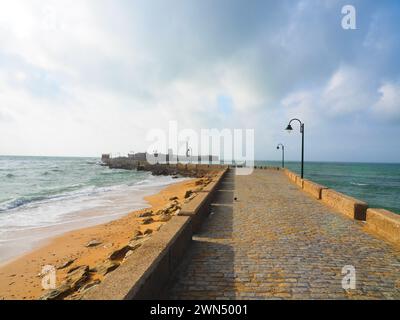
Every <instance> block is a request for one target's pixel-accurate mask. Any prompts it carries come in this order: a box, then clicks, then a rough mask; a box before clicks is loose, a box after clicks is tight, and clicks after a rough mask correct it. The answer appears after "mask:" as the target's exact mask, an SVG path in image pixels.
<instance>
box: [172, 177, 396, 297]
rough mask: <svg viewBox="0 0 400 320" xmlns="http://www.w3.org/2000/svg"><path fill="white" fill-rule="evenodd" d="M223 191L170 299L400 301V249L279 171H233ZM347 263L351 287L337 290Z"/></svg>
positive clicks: (195, 240) (183, 265) (180, 272)
mask: <svg viewBox="0 0 400 320" xmlns="http://www.w3.org/2000/svg"><path fill="white" fill-rule="evenodd" d="M220 189H221V190H220V191H219V192H218V195H217V197H216V200H215V202H216V204H213V206H212V214H211V215H210V217H209V218H208V220H207V221H206V222H205V223H204V225H203V227H202V230H201V231H200V232H199V234H197V235H196V237H194V241H193V245H192V247H191V250H190V251H189V252H188V254H187V256H186V257H185V259H184V261H183V262H182V264H181V266H180V267H179V269H178V270H177V272H176V276H175V279H174V281H173V282H172V285H171V287H170V288H168V290H167V292H168V293H167V298H170V299H349V298H350V299H371V298H372V299H391V298H395V299H400V250H399V249H395V248H394V247H393V246H391V245H389V244H387V243H386V242H384V241H382V240H380V239H378V238H375V237H373V236H371V235H369V234H367V233H365V232H364V231H363V230H362V223H361V222H355V221H353V220H351V219H348V218H347V217H345V216H343V215H341V214H340V213H338V212H335V211H333V210H332V209H330V208H328V207H326V206H325V205H323V204H322V203H320V202H319V201H317V200H314V199H313V198H311V197H309V196H308V195H306V194H305V193H303V192H302V191H301V190H300V189H298V188H297V186H295V185H294V184H292V183H290V182H289V180H288V179H287V178H286V176H285V175H283V174H282V173H280V172H274V171H267V170H256V171H255V172H254V173H253V175H251V176H236V177H235V176H234V175H233V173H231V174H230V175H229V176H228V177H227V178H226V179H225V182H224V183H223V184H222V185H221V187H220ZM234 196H235V197H238V201H233V197H234ZM345 265H352V266H354V267H355V269H356V289H355V290H349V291H345V290H344V289H343V288H342V279H343V277H344V275H342V268H343V267H344V266H345Z"/></svg>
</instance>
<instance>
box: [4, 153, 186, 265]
mask: <svg viewBox="0 0 400 320" xmlns="http://www.w3.org/2000/svg"><path fill="white" fill-rule="evenodd" d="M182 180H184V179H175V180H174V179H172V178H171V177H164V176H162V177H155V176H152V175H151V174H150V173H148V172H138V171H133V170H132V171H128V170H112V169H109V168H107V167H104V166H100V161H99V159H96V158H53V157H8V156H0V262H4V261H6V260H8V259H10V258H12V257H14V256H17V255H20V254H23V253H24V252H25V251H28V250H29V249H31V248H33V247H35V246H36V245H37V244H38V243H39V242H40V241H43V240H46V239H48V238H50V237H52V236H56V235H59V234H62V233H64V232H67V231H70V230H74V229H78V228H82V227H87V226H91V225H95V224H99V223H104V222H108V221H111V220H113V219H116V218H118V217H120V216H123V215H124V214H127V213H129V212H131V211H133V210H137V209H141V208H145V207H147V206H148V204H147V202H146V201H145V200H144V199H143V198H144V197H145V196H148V195H151V194H154V193H157V192H158V191H160V190H161V189H162V188H163V187H165V186H166V185H168V184H171V183H175V182H179V181H182Z"/></svg>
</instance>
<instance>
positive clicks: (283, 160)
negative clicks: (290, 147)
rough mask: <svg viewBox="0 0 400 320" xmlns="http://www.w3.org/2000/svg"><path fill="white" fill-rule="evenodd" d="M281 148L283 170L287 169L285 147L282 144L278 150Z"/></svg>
mask: <svg viewBox="0 0 400 320" xmlns="http://www.w3.org/2000/svg"><path fill="white" fill-rule="evenodd" d="M280 147H282V168H285V146H284V145H283V144H282V143H280V144H278V146H277V147H276V148H277V149H278V150H279V149H280Z"/></svg>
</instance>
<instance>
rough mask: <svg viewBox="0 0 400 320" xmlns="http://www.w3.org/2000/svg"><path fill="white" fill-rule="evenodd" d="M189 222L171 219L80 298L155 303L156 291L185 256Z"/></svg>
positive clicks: (187, 244)
mask: <svg viewBox="0 0 400 320" xmlns="http://www.w3.org/2000/svg"><path fill="white" fill-rule="evenodd" d="M190 220H191V219H190V218H189V217H173V218H172V219H171V220H170V221H169V222H168V223H167V224H166V225H165V226H164V227H163V228H162V229H161V230H160V231H159V232H157V233H156V234H154V236H153V237H152V238H151V239H150V240H148V241H147V242H145V243H144V244H143V245H142V246H141V247H140V248H138V249H137V250H136V251H134V252H133V253H132V254H131V255H130V256H129V258H128V259H127V261H126V262H125V263H123V264H122V265H121V266H120V267H119V268H118V269H117V270H116V271H114V272H113V273H111V274H109V275H108V276H107V277H106V278H105V279H104V281H103V282H102V283H101V284H100V285H99V286H97V287H94V288H93V289H92V290H89V291H88V292H87V293H86V294H85V295H84V297H83V299H84V300H131V299H155V298H157V297H158V288H160V286H162V285H164V284H166V283H167V281H168V279H169V276H170V274H172V272H173V271H174V270H175V267H176V266H177V264H178V263H179V261H180V260H181V258H182V257H183V255H184V252H185V250H186V249H187V247H188V246H189V244H190V241H191V239H192V229H191V221H190Z"/></svg>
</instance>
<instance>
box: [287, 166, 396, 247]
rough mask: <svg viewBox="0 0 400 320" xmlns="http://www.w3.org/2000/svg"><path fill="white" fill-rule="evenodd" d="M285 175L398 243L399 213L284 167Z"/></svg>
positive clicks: (334, 206)
mask: <svg viewBox="0 0 400 320" xmlns="http://www.w3.org/2000/svg"><path fill="white" fill-rule="evenodd" d="M284 172H285V174H286V176H287V177H288V178H289V180H291V181H292V182H293V183H295V184H296V185H298V186H299V187H300V188H301V189H302V190H303V191H305V192H307V193H309V194H310V195H311V196H312V197H314V198H316V199H317V200H321V201H322V202H323V203H325V204H327V205H328V206H330V207H332V208H334V209H336V210H337V211H339V212H341V213H342V214H345V215H346V216H348V217H349V218H351V219H355V220H360V221H363V222H364V223H365V228H366V229H367V230H369V231H371V232H373V233H375V234H377V235H379V236H381V237H383V238H385V239H386V240H388V241H389V242H392V243H394V244H396V245H400V215H398V214H395V213H394V212H391V211H388V210H385V209H376V208H368V204H367V203H366V202H364V201H361V200H358V199H355V198H352V197H349V196H347V195H345V194H343V193H340V192H337V191H335V190H333V189H330V188H328V187H325V186H322V185H319V184H317V183H315V182H312V181H310V180H306V179H301V178H300V177H299V176H298V175H297V174H295V173H293V172H292V171H290V170H288V169H284Z"/></svg>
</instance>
